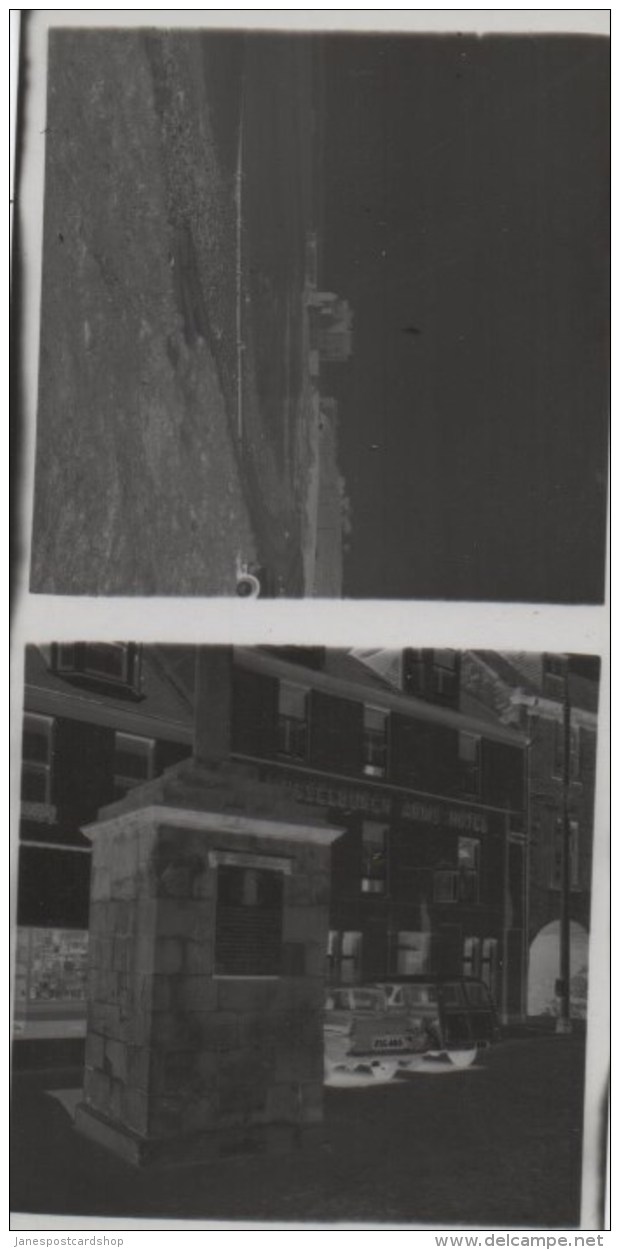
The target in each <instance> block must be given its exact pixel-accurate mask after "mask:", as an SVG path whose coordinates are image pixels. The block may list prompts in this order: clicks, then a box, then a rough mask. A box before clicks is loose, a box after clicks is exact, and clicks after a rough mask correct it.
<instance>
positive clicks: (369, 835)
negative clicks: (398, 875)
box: [362, 820, 388, 894]
mask: <svg viewBox="0 0 620 1250" xmlns="http://www.w3.org/2000/svg"><path fill="white" fill-rule="evenodd" d="M387 836H388V830H387V826H386V825H380V824H378V823H377V822H376V821H374V820H364V821H363V822H362V894H385V886H386V875H387Z"/></svg>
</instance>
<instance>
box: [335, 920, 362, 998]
mask: <svg viewBox="0 0 620 1250" xmlns="http://www.w3.org/2000/svg"><path fill="white" fill-rule="evenodd" d="M361 977H362V935H361V933H359V932H357V931H353V930H346V931H345V932H340V931H339V930H335V929H332V930H330V933H329V938H328V942H327V980H328V981H331V982H332V983H333V984H336V985H355V984H356V983H357V982H359V981H360V980H361Z"/></svg>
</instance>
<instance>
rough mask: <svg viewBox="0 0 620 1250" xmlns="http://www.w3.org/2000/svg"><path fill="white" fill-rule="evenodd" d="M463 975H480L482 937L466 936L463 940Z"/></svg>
mask: <svg viewBox="0 0 620 1250" xmlns="http://www.w3.org/2000/svg"><path fill="white" fill-rule="evenodd" d="M463 976H465V977H479V976H480V938H479V937H466V938H465V941H464V942H463Z"/></svg>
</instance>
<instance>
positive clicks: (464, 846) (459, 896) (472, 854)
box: [434, 838, 480, 903]
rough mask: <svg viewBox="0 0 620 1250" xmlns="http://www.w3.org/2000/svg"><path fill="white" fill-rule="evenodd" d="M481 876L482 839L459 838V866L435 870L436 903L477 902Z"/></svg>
mask: <svg viewBox="0 0 620 1250" xmlns="http://www.w3.org/2000/svg"><path fill="white" fill-rule="evenodd" d="M479 878H480V839H479V838H459V840H458V849H457V867H456V869H454V868H440V869H438V870H437V871H436V872H435V885H434V898H435V902H436V903H459V902H461V903H477V902H478V899H479Z"/></svg>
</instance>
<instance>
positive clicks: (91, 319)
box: [22, 26, 608, 604]
mask: <svg viewBox="0 0 620 1250" xmlns="http://www.w3.org/2000/svg"><path fill="white" fill-rule="evenodd" d="M47 93H48V94H47V116H46V119H45V127H44V129H45V134H44V136H40V135H37V136H32V137H31V139H30V142H31V145H32V146H31V151H32V150H35V152H36V151H37V150H39V148H40V147H41V145H43V144H45V190H44V236H43V247H42V296H41V317H40V358H39V377H38V402H37V417H36V427H37V432H36V472H35V480H34V500H33V529H32V549H31V569H30V588H31V590H32V591H34V592H37V593H45V594H72V595H79V594H87V595H151V594H157V595H183V596H185V595H201V596H203V595H209V596H211V595H235V594H236V593H239V594H241V595H245V596H248V597H252V596H256V595H263V596H268V597H300V596H315V597H322V598H334V597H335V598H339V597H344V598H353V599H357V598H360V599H392V600H400V599H409V600H411V599H433V600H469V601H479V600H502V601H508V602H535V603H590V604H593V603H600V602H602V600H603V593H604V564H605V510H606V472H607V470H606V430H607V391H608V360H607V355H608V353H607V338H608V311H607V303H608V297H607V285H608V257H607V242H608V220H607V200H608V184H607V164H608V136H607V129H608V127H607V121H608V118H607V113H608V42H607V40H606V39H605V38H601V37H592V36H583V35H582V36H569V35H562V36H560V35H555V36H546V35H540V34H535V35H527V36H519V35H514V34H513V35H510V36H503V37H500V36H495V37H485V38H482V39H481V38H478V37H476V36H473V35H456V34H454V35H449V36H441V37H439V36H432V35H423V34H419V35H405V34H392V35H390V34H385V35H379V34H374V35H355V36H351V35H346V34H334V33H330V34H305V35H303V34H299V33H297V34H291V33H283V32H279V33H274V32H271V33H265V32H259V31H256V30H245V31H243V30H237V31H232V30H230V31H223V32H222V31H220V32H218V31H214V30H211V31H204V30H194V31H179V30H161V29H155V28H153V29H144V30H140V29H127V28H122V27H121V26H119V28H118V29H98V30H97V29H80V28H72V29H65V30H59V29H54V30H52V31H51V32H50V34H49V55H48V77H47ZM22 207H23V209H24V211H25V210H27V209H30V208H31V207H32V206H31V205H24V206H22ZM34 329H35V328H34V327H32V326H31V327H30V330H29V332H30V333H32V332H33V330H34Z"/></svg>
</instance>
